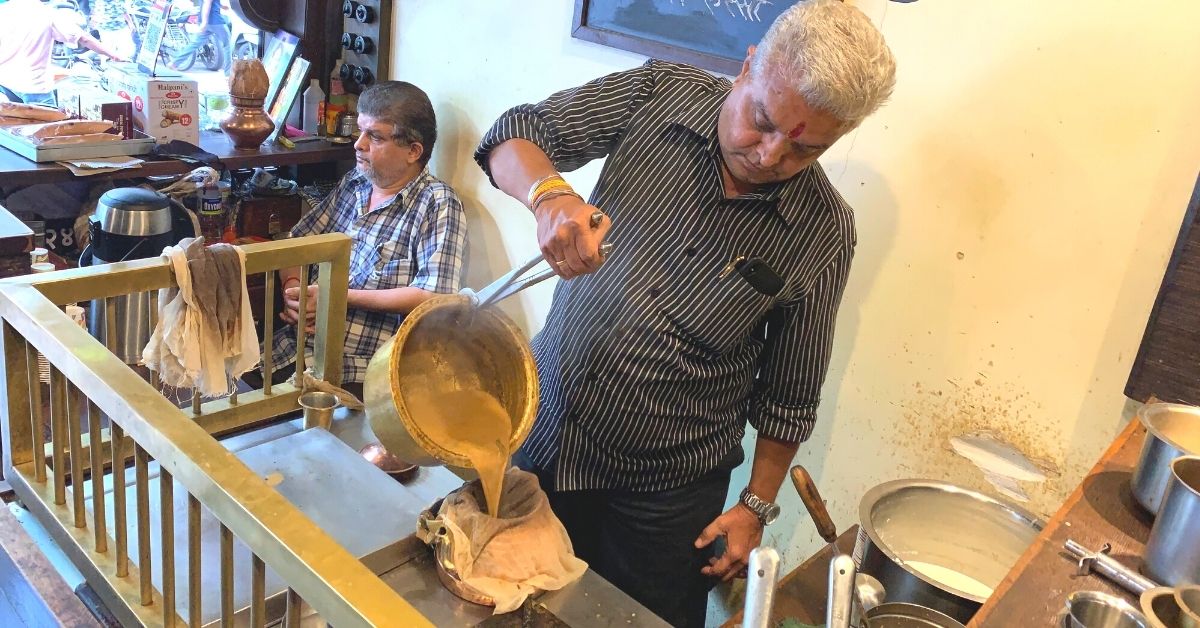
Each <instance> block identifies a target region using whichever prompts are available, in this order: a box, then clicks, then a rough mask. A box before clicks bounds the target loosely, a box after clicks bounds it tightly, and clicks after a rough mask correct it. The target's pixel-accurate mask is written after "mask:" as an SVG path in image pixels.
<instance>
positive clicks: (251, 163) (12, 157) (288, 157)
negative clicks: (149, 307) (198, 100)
mask: <svg viewBox="0 0 1200 628" xmlns="http://www.w3.org/2000/svg"><path fill="white" fill-rule="evenodd" d="M200 147H201V148H203V149H204V150H206V151H208V152H210V153H212V154H214V155H216V156H217V157H218V158H219V159H220V160H221V163H222V164H223V165H224V166H225V167H226V168H229V169H237V168H254V167H261V166H292V165H301V164H317V163H327V162H337V161H350V160H352V159H354V146H353V145H351V144H333V143H330V142H328V141H326V140H316V141H311V142H300V143H298V144H296V148H294V149H288V148H284V147H283V146H281V145H279V144H276V143H273V142H272V143H265V144H263V145H262V146H260V147H259V148H258V150H238V149H235V148H234V147H233V144H232V143H230V141H229V138H228V137H226V136H225V134H224V133H221V132H219V131H204V132H201V134H200ZM141 158H142V159H145V160H146V163H144V164H142V167H141V168H134V169H130V170H120V171H117V172H111V173H106V174H99V175H93V176H89V177H76V176H75V175H73V174H71V171H70V170H67V168H66V167H64V166H60V165H58V164H56V163H37V162H34V161H30V160H28V159H26V158H24V157H22V156H20V155H18V154H16V153H14V152H12V151H10V150H8V149H5V148H0V177H2V178H3V179H4V180H6V181H19V182H21V183H23V184H30V185H32V184H34V183H58V182H61V181H70V180H86V181H102V180H106V179H129V178H137V177H148V176H159V175H173V174H184V173H186V172H191V171H192V170H193V169H195V168H196V167H197V166H196V164H192V163H188V162H185V161H180V160H178V159H170V158H165V159H160V158H154V157H149V156H145V155H143V156H141Z"/></svg>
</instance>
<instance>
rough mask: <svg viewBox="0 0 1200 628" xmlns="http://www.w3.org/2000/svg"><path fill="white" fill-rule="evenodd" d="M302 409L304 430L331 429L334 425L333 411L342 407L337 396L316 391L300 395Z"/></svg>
mask: <svg viewBox="0 0 1200 628" xmlns="http://www.w3.org/2000/svg"><path fill="white" fill-rule="evenodd" d="M299 401H300V407H301V408H304V429H306V430H307V429H309V428H313V427H320V428H324V429H329V426H330V425H332V424H333V411H334V410H335V409H337V407H338V406H340V405H341V402H339V401H338V398H337V395H335V394H333V393H328V392H323V391H319V390H315V391H312V392H306V393H304V394H303V395H300V400H299Z"/></svg>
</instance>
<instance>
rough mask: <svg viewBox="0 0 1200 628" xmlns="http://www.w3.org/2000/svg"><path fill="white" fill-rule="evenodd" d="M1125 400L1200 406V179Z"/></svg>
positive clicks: (1126, 391) (1147, 324)
mask: <svg viewBox="0 0 1200 628" xmlns="http://www.w3.org/2000/svg"><path fill="white" fill-rule="evenodd" d="M1125 395H1126V396H1127V397H1129V398H1130V399H1136V400H1138V401H1143V402H1144V401H1147V400H1148V399H1149V398H1150V397H1156V398H1158V399H1160V400H1162V401H1174V402H1180V403H1187V404H1191V405H1200V178H1197V180H1196V187H1195V189H1194V190H1193V191H1192V200H1191V202H1190V203H1189V204H1188V208H1187V212H1186V213H1185V214H1184V217H1183V226H1182V227H1181V228H1180V229H1179V238H1178V240H1177V241H1176V243H1175V250H1174V252H1173V253H1172V255H1171V261H1170V263H1169V264H1167V272H1166V273H1165V274H1164V276H1163V282H1162V286H1161V287H1160V288H1159V289H1158V298H1157V299H1155V301H1154V309H1153V310H1152V311H1151V312H1150V320H1149V321H1148V322H1147V323H1146V332H1145V334H1143V335H1142V345H1141V347H1140V348H1139V349H1138V355H1137V359H1135V360H1134V362H1133V369H1132V370H1131V372H1130V374H1129V382H1128V383H1127V384H1126V385H1125Z"/></svg>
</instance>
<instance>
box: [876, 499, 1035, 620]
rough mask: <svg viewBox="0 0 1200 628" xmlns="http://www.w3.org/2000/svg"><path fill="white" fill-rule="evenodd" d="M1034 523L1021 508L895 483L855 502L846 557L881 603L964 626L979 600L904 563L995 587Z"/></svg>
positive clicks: (1029, 536)
mask: <svg viewBox="0 0 1200 628" xmlns="http://www.w3.org/2000/svg"><path fill="white" fill-rule="evenodd" d="M1042 525H1043V523H1042V521H1041V520H1039V519H1038V518H1037V517H1035V516H1034V515H1032V514H1030V513H1029V512H1026V511H1025V510H1023V509H1021V508H1018V507H1016V506H1013V505H1011V504H1007V503H1004V502H1002V501H999V500H997V499H995V498H992V497H989V496H987V495H984V494H982V493H979V492H976V491H972V490H970V489H966V488H963V487H960V486H956V485H954V484H950V483H949V482H940V481H937V480H896V481H893V482H887V483H885V484H881V485H879V486H876V487H875V488H872V489H871V490H870V491H867V494H866V495H864V496H863V498H862V502H861V503H860V505H859V526H860V527H859V532H858V541H857V543H856V545H855V548H854V556H855V559H856V560H857V561H858V563H859V572H861V573H866V574H869V575H871V576H874V577H875V578H877V579H878V580H879V581H880V583H882V584H883V588H884V590H885V591H887V595H886V601H887V602H908V603H911V604H918V605H920V606H925V607H927V608H932V609H934V610H936V611H939V612H942V613H945V614H946V615H949V616H950V617H953V618H954V619H956V620H958V621H960V622H962V623H964V624H965V623H967V622H969V621H970V620H971V616H973V615H974V614H975V611H977V610H979V607H980V606H981V605H982V604H983V602H984V601H985V600H986V599H987V596H985V595H977V594H974V593H971V592H969V591H966V590H964V589H962V588H957V587H955V586H953V584H950V583H944V582H940V581H939V580H935V579H934V578H933V577H930V576H929V575H926V574H925V573H922V572H919V571H917V570H916V569H915V568H914V567H913V566H911V565H910V564H909V563H910V562H919V563H924V564H926V565H934V566H936V567H938V568H941V569H943V570H947V569H948V570H953V571H954V572H957V573H958V574H961V575H962V576H966V577H968V578H971V579H973V580H975V581H977V582H978V583H980V584H981V585H984V586H986V587H989V588H991V589H995V588H996V587H997V586H998V585H999V584H1000V581H1001V580H1002V579H1003V578H1004V576H1005V574H1007V573H1008V571H1009V569H1010V568H1012V566H1013V565H1014V564H1015V563H1016V562H1017V559H1018V558H1019V557H1020V556H1021V554H1022V553H1024V551H1025V549H1026V548H1028V547H1029V545H1030V544H1031V543H1033V540H1034V538H1035V537H1036V536H1037V534H1038V532H1039V531H1041V529H1042ZM927 569H928V568H927Z"/></svg>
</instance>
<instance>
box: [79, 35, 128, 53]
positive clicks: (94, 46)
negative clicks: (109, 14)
mask: <svg viewBox="0 0 1200 628" xmlns="http://www.w3.org/2000/svg"><path fill="white" fill-rule="evenodd" d="M79 43H81V44H83V47H84V48H87V49H88V50H95V51H96V52H98V53H100V54H102V55H104V56H106V57H108V58H109V59H119V58H120V56H119V55H117V53H116V52H114V51H113V50H112V49H111V48H109V47H108V46H105V45H104V44H102V43H100V41H99V40H97V39H96V38H95V37H92V36H91V35H88V34H87V33H84V34H83V35H80V36H79Z"/></svg>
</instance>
